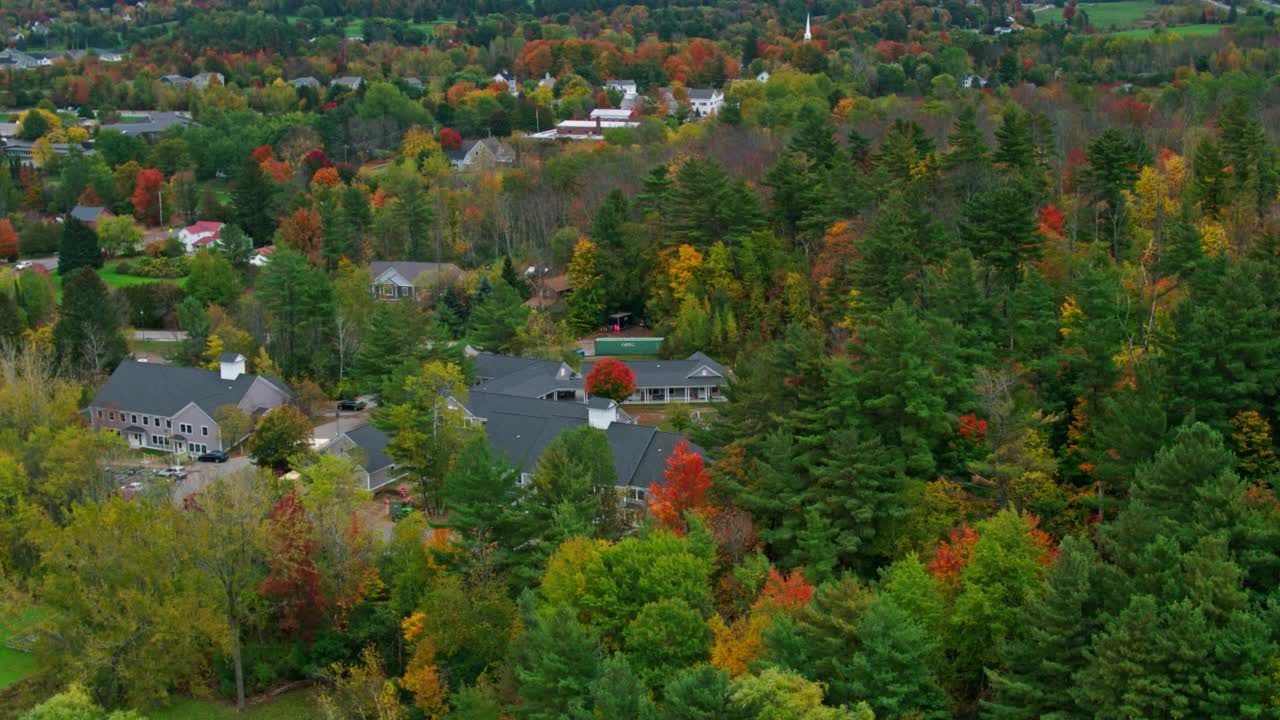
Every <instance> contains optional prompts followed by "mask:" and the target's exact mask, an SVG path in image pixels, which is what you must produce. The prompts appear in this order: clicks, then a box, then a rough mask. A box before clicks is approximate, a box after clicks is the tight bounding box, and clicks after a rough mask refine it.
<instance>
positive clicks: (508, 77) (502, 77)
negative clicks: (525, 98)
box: [493, 70, 520, 95]
mask: <svg viewBox="0 0 1280 720" xmlns="http://www.w3.org/2000/svg"><path fill="white" fill-rule="evenodd" d="M493 81H494V82H500V83H505V84H506V86H507V92H509V93H511V94H512V95H519V94H520V88H519V87H517V85H516V76H515V74H513V73H510V72H507V71H506V70H503V71H502V72H500V73H496V74H495V75H494V76H493Z"/></svg>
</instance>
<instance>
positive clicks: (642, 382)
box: [581, 352, 729, 388]
mask: <svg viewBox="0 0 1280 720" xmlns="http://www.w3.org/2000/svg"><path fill="white" fill-rule="evenodd" d="M625 362H626V364H627V367H629V368H631V370H632V371H634V372H635V374H636V387H638V388H647V387H684V386H689V385H693V386H703V385H723V384H725V383H726V382H727V381H728V377H729V373H728V371H726V370H725V369H724V366H723V365H721V364H720V363H718V362H716V361H715V360H712V359H711V358H709V357H707V356H706V355H703V354H702V353H700V352H696V353H694V354H692V355H690V356H689V357H688V358H686V359H684V360H627V361H625ZM594 365H595V362H594V361H591V362H584V363H582V370H581V373H582V376H583V377H586V376H587V375H588V374H589V373H590V372H591V368H592V366H594ZM704 366H705V367H706V368H708V369H709V370H711V371H713V372H715V373H718V374H719V375H720V377H715V376H714V375H708V376H697V375H695V376H693V377H690V375H692V374H693V373H695V372H697V371H698V369H699V368H702V367H704Z"/></svg>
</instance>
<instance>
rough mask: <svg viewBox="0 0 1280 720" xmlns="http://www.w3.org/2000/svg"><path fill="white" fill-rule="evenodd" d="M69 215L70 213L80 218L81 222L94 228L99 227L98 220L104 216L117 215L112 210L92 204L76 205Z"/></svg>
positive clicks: (69, 213)
mask: <svg viewBox="0 0 1280 720" xmlns="http://www.w3.org/2000/svg"><path fill="white" fill-rule="evenodd" d="M67 215H70V216H71V217H73V218H75V219H77V220H79V221H80V222H82V223H84V224H85V225H88V226H89V227H91V228H94V229H97V227H98V221H99V220H101V219H102V218H104V217H115V215H114V214H113V213H112V212H111V211H110V210H108V209H106V208H104V207H96V206H90V205H76V206H75V207H73V208H71V210H70V212H68V213H67Z"/></svg>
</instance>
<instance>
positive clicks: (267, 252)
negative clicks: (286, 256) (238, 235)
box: [249, 245, 276, 267]
mask: <svg viewBox="0 0 1280 720" xmlns="http://www.w3.org/2000/svg"><path fill="white" fill-rule="evenodd" d="M275 251H276V246H275V245H263V246H262V247H260V248H254V249H253V257H251V258H249V264H250V265H253V266H254V267H262V266H263V265H266V264H267V263H268V262H271V254H272V253H274V252H275Z"/></svg>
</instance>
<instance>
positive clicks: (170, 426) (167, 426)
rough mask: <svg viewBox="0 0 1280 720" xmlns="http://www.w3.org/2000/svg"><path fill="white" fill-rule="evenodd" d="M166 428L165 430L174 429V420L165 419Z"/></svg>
mask: <svg viewBox="0 0 1280 720" xmlns="http://www.w3.org/2000/svg"><path fill="white" fill-rule="evenodd" d="M164 429H165V430H172V429H173V421H172V420H165V421H164Z"/></svg>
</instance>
